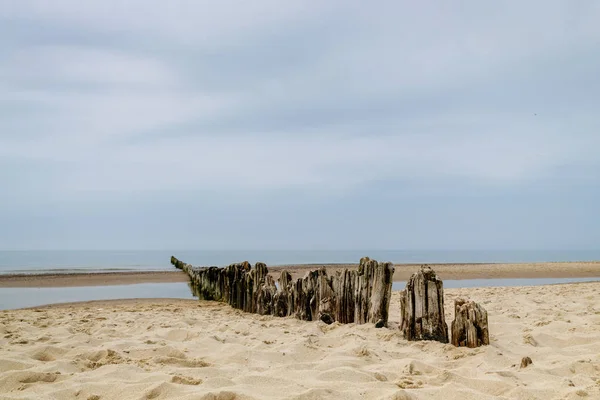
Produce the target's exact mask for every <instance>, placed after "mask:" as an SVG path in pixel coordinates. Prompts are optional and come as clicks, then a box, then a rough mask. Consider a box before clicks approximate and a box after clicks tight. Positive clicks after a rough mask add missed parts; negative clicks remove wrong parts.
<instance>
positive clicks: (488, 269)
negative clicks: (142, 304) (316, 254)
mask: <svg viewBox="0 0 600 400" xmlns="http://www.w3.org/2000/svg"><path fill="white" fill-rule="evenodd" d="M419 265H420V264H396V265H395V272H394V281H406V280H408V278H409V277H410V276H411V275H412V274H413V273H414V272H415V271H417V270H418V269H419ZM430 265H431V266H432V267H433V268H434V269H435V271H436V273H437V274H438V276H439V277H440V278H441V279H453V280H454V279H456V280H458V279H490V278H592V277H600V261H585V262H546V263H521V264H517V263H514V264H506V263H505V264H501V263H500V264H468V263H463V264H430ZM322 266H325V268H326V269H327V271H328V272H329V273H333V272H334V271H335V270H339V269H342V268H357V267H358V265H357V264H305V265H289V266H273V267H269V270H270V271H271V275H273V276H274V277H275V279H277V278H278V277H279V273H280V271H281V270H282V269H285V270H286V271H288V272H290V273H291V274H292V277H293V278H294V279H296V278H300V277H302V276H304V274H305V273H306V272H307V271H309V270H312V269H316V268H320V267H322ZM187 281H188V277H187V275H186V274H185V273H183V272H182V271H178V270H175V269H173V271H149V272H145V271H144V272H109V273H69V274H40V275H34V274H13V275H0V288H7V287H13V288H17V287H74V286H102V285H130V284H134V283H166V282H187Z"/></svg>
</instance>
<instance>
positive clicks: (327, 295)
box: [315, 267, 336, 324]
mask: <svg viewBox="0 0 600 400" xmlns="http://www.w3.org/2000/svg"><path fill="white" fill-rule="evenodd" d="M316 283H317V290H316V293H315V296H316V302H317V315H316V316H317V318H319V319H320V320H321V321H323V322H325V323H326V324H331V323H333V322H334V321H335V303H336V296H335V290H334V289H333V281H332V279H329V278H328V277H327V271H325V267H323V268H321V269H320V270H319V271H318V275H317V282H316Z"/></svg>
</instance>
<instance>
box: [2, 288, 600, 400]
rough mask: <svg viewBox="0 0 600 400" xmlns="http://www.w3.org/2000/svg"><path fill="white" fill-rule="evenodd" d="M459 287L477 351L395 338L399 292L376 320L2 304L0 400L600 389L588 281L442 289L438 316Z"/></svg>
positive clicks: (174, 307)
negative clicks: (478, 342) (469, 303)
mask: <svg viewBox="0 0 600 400" xmlns="http://www.w3.org/2000/svg"><path fill="white" fill-rule="evenodd" d="M458 296H461V297H468V298H471V299H473V300H475V301H477V302H480V303H481V304H482V305H484V306H485V307H486V308H487V310H488V313H489V321H490V333H491V344H490V345H489V346H486V347H482V348H478V349H467V348H455V347H453V346H452V345H448V344H441V343H437V342H407V341H405V340H404V339H403V338H402V336H401V334H400V332H399V330H398V322H399V317H400V311H399V310H400V306H399V294H398V292H394V293H393V298H392V304H391V308H390V313H391V316H390V327H389V329H386V328H383V329H376V328H374V327H373V326H372V325H354V324H349V325H340V324H338V323H334V324H332V325H329V326H328V325H325V324H324V323H322V322H320V321H319V322H303V321H299V320H296V319H294V318H277V317H272V316H259V315H256V314H247V313H243V312H241V311H239V310H234V309H232V308H230V307H229V306H227V305H224V304H220V303H215V302H205V301H201V302H199V301H194V300H175V299H173V300H172V299H162V300H154V299H147V300H118V301H103V302H89V303H75V304H66V305H55V306H46V307H38V308H35V309H27V310H12V311H3V312H0V399H2V400H5V399H6V400H7V399H36V400H38V399H39V400H43V399H59V400H62V399H85V400H100V399H102V400H106V399H122V400H126V399H132V400H133V399H136V400H138V399H184V400H199V399H206V400H208V399H340V398H344V399H438V398H444V399H477V400H481V399H496V398H502V399H544V400H546V399H583V398H589V399H597V398H600V301H599V300H598V299H599V298H600V283H596V282H594V283H580V284H568V285H550V286H538V287H513V288H481V289H448V290H446V293H445V306H446V307H445V308H446V320H447V321H448V323H450V321H451V320H452V318H453V311H452V309H451V305H452V303H453V300H454V299H455V298H456V297H458ZM525 356H528V357H530V358H531V359H532V360H533V364H532V365H530V366H528V367H527V368H524V369H521V368H520V362H521V359H522V358H523V357H525Z"/></svg>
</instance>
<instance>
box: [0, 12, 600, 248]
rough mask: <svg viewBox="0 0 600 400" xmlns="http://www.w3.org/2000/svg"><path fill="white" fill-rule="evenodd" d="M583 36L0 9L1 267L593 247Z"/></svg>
mask: <svg viewBox="0 0 600 400" xmlns="http://www.w3.org/2000/svg"><path fill="white" fill-rule="evenodd" d="M598 21H600V2H598V1H595V0H589V1H583V0H581V1H547V0H545V1H527V2H519V1H503V2H481V1H458V2H445V1H422V2H414V1H379V2H369V3H367V2H363V1H325V2H318V1H297V2H290V1H288V2H283V1H274V0H273V1H270V0H269V1H263V0H260V1H252V2H248V1H231V0H228V1H191V0H190V1H170V2H165V1H155V0H139V1H125V0H123V1H92V0H90V1H76V0H52V1H42V0H39V1H28V0H14V1H10V0H0V186H1V187H2V190H1V193H2V196H1V197H0V249H38V248H39V249H115V248H134V249H146V248H148V249H153V248H156V249H169V248H187V249H313V248H319V249H351V248H357V247H358V248H364V249H375V248H379V249H553V248H558V249H598V248H600V212H599V211H598V204H600V155H599V154H600V114H599V111H600V78H599V75H598V71H600V24H598Z"/></svg>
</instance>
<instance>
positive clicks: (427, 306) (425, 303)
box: [400, 266, 448, 343]
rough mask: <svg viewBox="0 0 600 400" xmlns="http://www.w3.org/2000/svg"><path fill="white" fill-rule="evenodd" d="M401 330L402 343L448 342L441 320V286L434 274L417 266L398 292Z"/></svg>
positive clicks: (442, 311)
mask: <svg viewBox="0 0 600 400" xmlns="http://www.w3.org/2000/svg"><path fill="white" fill-rule="evenodd" d="M400 304H401V316H402V323H401V329H402V332H403V333H404V338H405V339H406V340H437V341H438V342H442V343H448V325H447V324H446V321H445V319H444V287H443V282H442V281H441V280H440V279H438V277H437V275H436V274H435V272H434V271H433V270H432V269H431V268H430V267H428V266H421V270H420V271H419V272H416V273H414V274H413V275H412V276H411V277H410V279H409V281H408V282H407V284H406V289H405V290H404V291H403V293H402V300H401V302H400Z"/></svg>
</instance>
